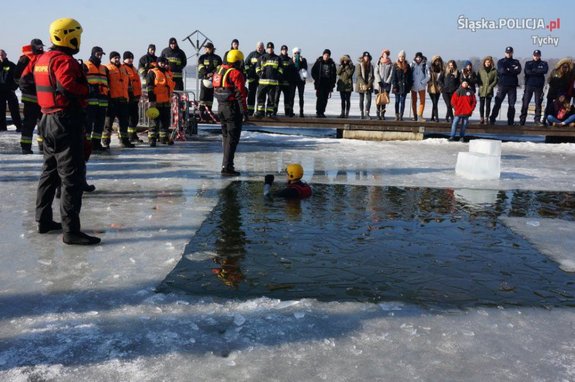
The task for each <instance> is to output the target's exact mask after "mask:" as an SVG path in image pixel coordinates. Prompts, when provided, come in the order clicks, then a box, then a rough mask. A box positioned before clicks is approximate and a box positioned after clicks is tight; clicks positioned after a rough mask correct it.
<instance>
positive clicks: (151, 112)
mask: <svg viewBox="0 0 575 382" xmlns="http://www.w3.org/2000/svg"><path fill="white" fill-rule="evenodd" d="M146 116H147V117H148V118H150V119H156V118H158V117H159V116H160V111H159V110H158V108H157V107H154V106H152V107H150V108H148V110H146Z"/></svg>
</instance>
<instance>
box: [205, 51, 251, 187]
mask: <svg viewBox="0 0 575 382" xmlns="http://www.w3.org/2000/svg"><path fill="white" fill-rule="evenodd" d="M225 60H226V64H223V65H221V66H220V67H218V70H217V71H216V72H215V73H214V75H213V77H212V83H213V86H214V97H215V98H216V99H217V100H218V116H219V118H220V123H221V125H222V139H223V147H224V157H223V159H222V171H221V174H222V176H238V175H240V173H239V172H238V171H236V170H235V168H234V156H235V153H236V148H237V147H238V143H239V142H240V135H241V134H242V123H243V121H244V120H247V116H248V104H247V97H248V91H247V90H246V78H245V77H244V74H243V72H242V71H241V66H242V63H243V61H244V54H243V53H242V52H241V51H239V50H237V49H231V50H230V51H229V52H228V54H227V55H226V57H225Z"/></svg>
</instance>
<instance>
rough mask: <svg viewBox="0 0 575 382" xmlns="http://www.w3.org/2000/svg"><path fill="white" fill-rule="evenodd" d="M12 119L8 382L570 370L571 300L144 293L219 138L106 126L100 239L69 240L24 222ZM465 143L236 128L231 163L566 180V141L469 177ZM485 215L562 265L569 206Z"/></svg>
mask: <svg viewBox="0 0 575 382" xmlns="http://www.w3.org/2000/svg"><path fill="white" fill-rule="evenodd" d="M331 102H332V103H333V100H332V101H331ZM330 105H331V104H330ZM330 107H331V108H332V109H331V114H336V113H337V112H338V111H337V110H334V109H333V107H334V106H333V105H331V106H330ZM11 129H12V130H11V131H9V132H8V133H2V134H0V163H1V166H0V187H1V191H2V203H1V204H0V232H1V233H0V256H1V260H2V267H1V268H0V280H1V283H0V379H1V380H3V381H29V380H33V381H52V380H54V381H78V380H90V381H158V380H176V381H189V380H194V381H213V380H230V381H248V380H249V381H252V380H261V381H263V380H275V381H304V380H305V381H307V380H311V381H323V380H326V381H357V380H376V381H384V380H385V381H388V380H393V381H413V380H422V381H423V380H430V381H461V380H470V381H485V380H489V381H502V380H505V381H572V380H575V366H574V365H575V336H574V334H575V324H574V323H575V314H574V309H573V308H572V307H569V306H537V305H534V304H519V305H516V306H509V305H495V306H490V305H483V304H479V305H475V306H471V307H462V308H459V307H450V308H444V309H439V308H422V307H421V306H419V305H417V304H410V303H409V302H407V301H405V300H399V301H397V300H391V301H381V302H378V303H370V302H356V301H339V300H337V299H335V300H331V301H320V300H317V299H313V298H297V299H279V298H273V297H249V298H247V299H246V298H244V299H230V298H223V297H218V296H209V295H183V294H175V293H171V294H159V293H155V288H156V287H157V286H158V285H160V283H161V282H162V280H164V279H165V278H166V276H167V275H168V274H169V273H170V272H171V271H172V270H173V269H174V267H175V266H176V265H177V264H178V262H179V261H180V260H181V258H182V255H183V254H184V251H185V248H186V246H187V245H188V244H189V243H190V242H193V240H194V237H195V235H196V234H197V233H198V231H199V230H200V228H201V227H202V224H204V222H205V221H206V218H207V217H208V216H209V214H210V213H212V211H213V209H214V207H215V206H217V205H218V203H219V201H220V192H221V190H223V189H224V188H225V187H227V186H229V184H230V183H231V182H232V181H233V180H230V179H224V178H221V177H220V174H219V170H220V165H219V164H220V162H221V141H220V137H219V136H217V135H212V134H206V133H203V132H201V134H200V135H199V136H198V137H197V138H196V139H194V140H192V141H188V142H178V143H176V145H174V146H172V147H157V148H149V147H147V146H141V147H138V148H136V149H132V150H129V149H121V148H120V147H119V145H118V142H117V140H116V139H114V141H113V148H112V153H111V154H110V155H95V156H93V157H92V158H91V160H90V162H89V163H88V179H89V181H90V183H94V184H95V185H96V187H97V190H96V191H95V192H94V193H92V194H86V195H85V197H84V204H83V208H82V214H81V218H82V226H83V229H85V230H86V231H87V232H89V233H94V234H97V235H99V236H100V237H101V238H102V244H101V245H99V246H96V247H90V248H81V247H71V246H65V245H64V244H63V243H62V242H61V234H57V233H56V234H49V235H38V234H37V233H36V232H35V228H36V227H35V223H34V202H35V192H36V186H37V179H38V175H39V173H40V167H41V157H40V156H39V155H29V156H22V155H20V154H19V151H20V150H19V144H18V141H19V136H18V135H17V134H15V133H14V131H13V127H12V128H11ZM467 147H468V146H467V145H466V144H462V143H458V142H447V140H445V139H430V140H425V141H421V142H362V141H349V140H336V139H331V138H322V137H304V136H293V135H270V134H261V133H256V132H247V133H244V134H243V136H242V141H241V143H240V146H239V150H238V153H237V160H236V167H237V169H238V170H239V171H241V172H242V176H241V177H240V178H239V180H242V181H250V182H253V181H256V182H261V180H262V178H263V175H264V174H266V173H274V174H276V179H277V181H278V182H281V181H282V176H281V175H280V172H281V170H282V168H283V167H284V166H285V165H286V164H287V163H290V162H300V163H301V164H302V165H303V167H304V168H305V171H306V174H305V177H304V180H306V181H308V182H310V183H312V184H313V185H320V186H321V187H324V186H326V187H327V186H334V185H346V186H351V185H354V186H360V187H370V186H378V187H387V186H393V187H431V188H437V189H446V190H454V197H456V198H461V200H463V199H464V200H466V203H468V204H471V205H473V206H475V208H477V209H478V210H479V211H481V210H482V208H484V206H486V205H488V206H491V207H492V206H493V205H494V204H495V200H497V193H498V192H500V191H510V192H512V191H513V190H530V191H538V190H539V191H565V192H574V191H575V145H573V144H558V145H545V144H540V143H532V142H521V143H520V142H508V143H503V146H502V161H501V166H502V167H501V179H499V180H494V181H481V182H479V181H468V180H465V179H462V178H459V177H457V176H456V175H455V172H454V168H455V162H456V158H457V153H458V152H459V151H467ZM250 197H253V198H254V199H259V198H261V197H262V195H261V190H258V188H257V187H255V188H254V190H253V195H250ZM345 197H346V198H353V195H346V196H345ZM382 203H383V202H380V204H382ZM365 208H366V210H367V208H369V206H368V205H366V206H365ZM57 211H58V209H57V208H56V209H55V213H56V215H57V214H58V212H57ZM496 224H500V225H503V226H505V227H506V229H508V230H510V232H513V235H517V237H521V240H525V242H528V243H529V245H530V246H533V248H535V249H536V250H537V252H538V253H539V256H541V258H542V259H545V260H548V261H549V262H550V264H552V265H553V266H555V267H556V268H557V267H559V269H560V270H558V269H557V270H556V272H563V273H562V274H561V275H562V276H561V277H563V278H569V277H573V273H570V272H573V271H574V270H575V259H574V254H573V248H574V244H575V243H574V239H573V237H574V232H575V224H573V221H572V219H570V218H569V217H565V216H546V217H543V216H534V215H530V216H512V217H505V218H498V219H497V221H496ZM316 236H317V235H316ZM342 239H345V238H342ZM312 240H321V237H314V238H312ZM470 240H471V247H480V246H481V245H482V242H481V241H473V240H474V239H473V238H471V239H470ZM377 265H378V264H374V265H373V266H374V269H377ZM523 271H524V272H526V274H527V275H528V276H529V277H531V276H533V275H532V274H529V272H534V270H529V269H528V268H524V269H523ZM509 286H510V287H513V285H511V284H509ZM501 287H502V288H504V289H505V288H507V286H506V285H505V284H503V285H502V286H501ZM509 293H513V292H512V291H511V290H510V291H509ZM566 298H568V297H566Z"/></svg>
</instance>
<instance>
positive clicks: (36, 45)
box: [30, 38, 44, 49]
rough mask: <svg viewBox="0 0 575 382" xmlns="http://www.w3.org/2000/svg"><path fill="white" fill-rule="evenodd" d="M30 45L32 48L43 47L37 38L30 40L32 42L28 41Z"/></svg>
mask: <svg viewBox="0 0 575 382" xmlns="http://www.w3.org/2000/svg"><path fill="white" fill-rule="evenodd" d="M30 45H32V48H35V49H40V48H42V47H43V46H44V43H42V40H40V39H39V38H35V39H32V41H30Z"/></svg>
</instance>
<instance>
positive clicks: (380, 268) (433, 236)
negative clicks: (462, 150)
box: [158, 181, 575, 308]
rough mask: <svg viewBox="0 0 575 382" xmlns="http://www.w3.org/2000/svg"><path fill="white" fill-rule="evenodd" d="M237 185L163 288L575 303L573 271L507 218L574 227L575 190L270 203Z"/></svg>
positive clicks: (434, 301)
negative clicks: (476, 197) (482, 197)
mask: <svg viewBox="0 0 575 382" xmlns="http://www.w3.org/2000/svg"><path fill="white" fill-rule="evenodd" d="M262 188H263V184H262V183H260V182H245V181H237V182H233V183H231V184H230V186H229V187H227V188H226V189H224V190H222V192H221V195H220V200H219V203H218V204H217V206H216V207H215V208H214V210H213V211H212V213H211V214H210V215H209V217H208V218H207V219H206V221H205V222H204V223H203V225H202V226H201V228H200V229H199V231H198V232H197V234H196V235H195V236H194V237H193V238H192V239H191V241H190V243H189V244H188V246H187V247H186V250H185V253H184V255H183V257H182V259H181V261H180V262H179V263H178V264H177V266H176V267H175V269H174V270H173V271H172V272H171V273H170V274H169V275H168V276H167V277H166V279H165V280H164V281H163V282H162V283H161V285H160V286H159V287H158V290H159V291H161V292H183V293H189V294H194V295H213V296H219V297H224V298H238V299H247V298H254V297H261V296H268V297H271V298H280V299H287V300H289V299H301V298H315V299H318V300H322V301H360V302H382V301H401V302H405V303H409V304H415V305H418V306H421V307H424V308H452V307H459V308H460V307H472V306H496V305H502V306H507V305H512V306H539V307H561V306H569V307H573V306H575V274H569V273H565V272H563V271H562V270H560V269H559V267H558V265H557V264H556V263H555V262H553V261H552V260H550V259H548V258H547V257H545V256H544V255H542V254H541V253H539V251H538V250H537V249H535V248H534V247H533V246H532V245H531V244H530V243H529V242H527V241H526V240H525V239H523V238H522V237H520V236H518V235H516V234H515V233H513V232H512V231H511V230H510V229H508V228H507V227H506V226H505V225H504V224H502V222H501V221H500V220H499V219H498V217H499V216H515V217H532V218H539V217H545V218H558V219H564V220H570V221H573V220H575V194H574V193H562V192H531V191H499V192H497V191H494V192H493V195H495V197H494V198H493V203H488V204H482V205H478V204H468V203H466V202H464V201H462V199H460V198H457V197H456V192H455V191H454V190H451V189H431V188H399V187H377V186H348V185H314V196H313V197H312V198H310V199H307V200H304V201H286V200H283V199H275V200H268V199H265V198H263V196H262Z"/></svg>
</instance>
